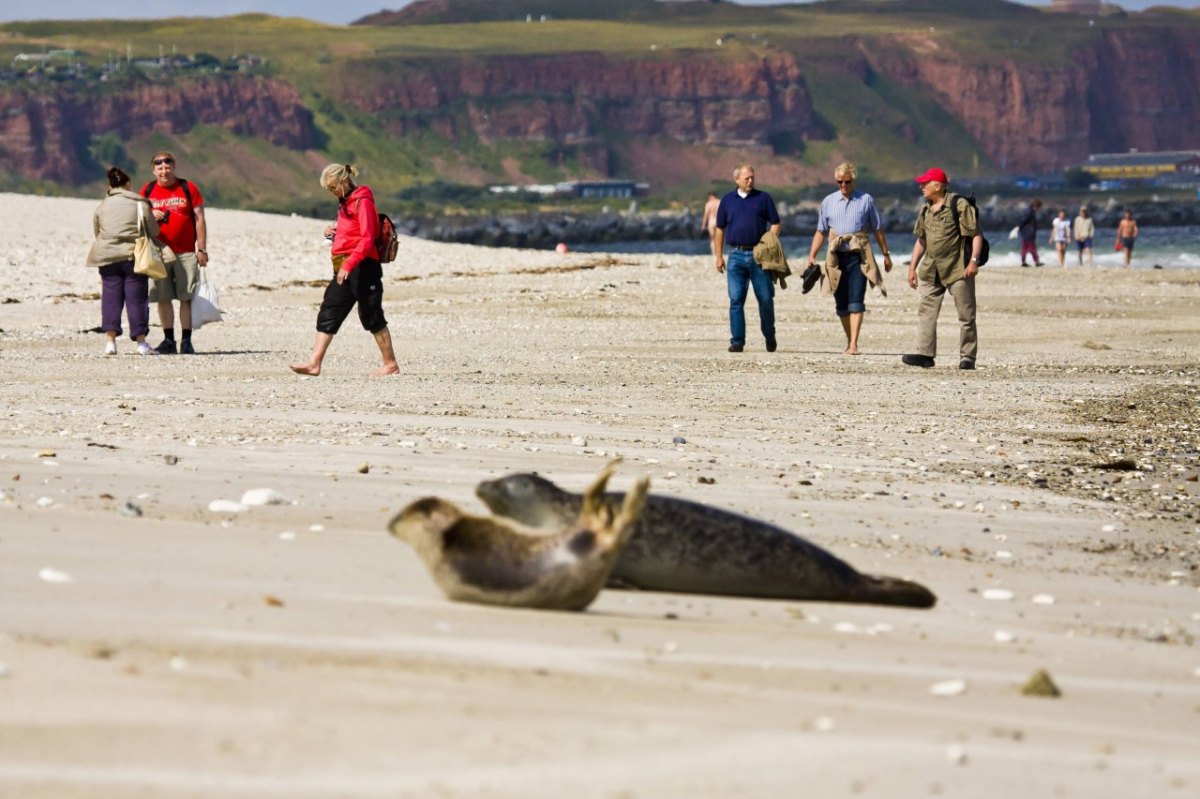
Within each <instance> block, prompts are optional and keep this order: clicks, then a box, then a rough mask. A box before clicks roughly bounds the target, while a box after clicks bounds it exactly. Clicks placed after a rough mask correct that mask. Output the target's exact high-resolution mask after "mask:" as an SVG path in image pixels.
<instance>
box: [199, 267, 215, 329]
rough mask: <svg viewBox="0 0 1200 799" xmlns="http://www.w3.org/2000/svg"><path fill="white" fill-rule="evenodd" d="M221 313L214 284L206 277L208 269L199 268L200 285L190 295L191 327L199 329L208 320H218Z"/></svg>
mask: <svg viewBox="0 0 1200 799" xmlns="http://www.w3.org/2000/svg"><path fill="white" fill-rule="evenodd" d="M221 313H222V311H221V303H220V301H219V300H218V299H217V287H216V284H214V283H213V282H212V281H211V280H209V279H208V269H207V268H204V269H201V270H200V285H199V286H197V287H196V293H195V295H193V297H192V329H193V330H199V329H200V328H201V327H203V326H204V325H206V324H208V323H209V322H220V321H221Z"/></svg>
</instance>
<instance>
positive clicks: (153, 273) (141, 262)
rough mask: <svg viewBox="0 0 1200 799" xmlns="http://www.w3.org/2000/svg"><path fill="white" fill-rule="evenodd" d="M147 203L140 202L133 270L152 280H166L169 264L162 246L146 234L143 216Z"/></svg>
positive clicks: (138, 205)
mask: <svg viewBox="0 0 1200 799" xmlns="http://www.w3.org/2000/svg"><path fill="white" fill-rule="evenodd" d="M143 206H145V203H143V202H140V201H139V202H138V204H137V209H138V237H137V241H135V242H134V244H133V271H134V273H135V274H139V275H145V276H146V277H148V278H150V279H151V280H166V279H167V265H166V263H165V262H164V261H163V252H162V247H161V246H160V245H159V243H158V242H157V241H155V240H154V239H153V238H152V237H150V236H147V235H146V221H145V217H144V216H143V213H144V211H143Z"/></svg>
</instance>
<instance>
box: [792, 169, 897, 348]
mask: <svg viewBox="0 0 1200 799" xmlns="http://www.w3.org/2000/svg"><path fill="white" fill-rule="evenodd" d="M857 179H858V170H857V169H856V168H855V167H854V164H852V163H850V162H848V161H847V162H844V163H841V164H838V165H837V167H835V168H834V170H833V180H834V182H835V183H836V184H837V186H838V190H837V191H835V192H833V193H832V194H830V195H828V196H827V197H825V199H823V200H822V201H821V210H820V212H819V213H818V214H817V232H816V233H814V234H813V240H812V246H810V247H809V250H808V263H809V265H810V266H811V265H812V264H814V263H816V260H817V253H819V252H820V251H821V245H822V244H824V243H825V239H826V238H828V239H829V252H828V253H827V255H826V259H825V277H826V280H825V286H826V290H827V291H831V293H832V294H833V298H834V308H835V312H836V313H837V315H838V318H839V319H841V321H842V329H843V330H844V331H845V333H846V350H845V352H844V353H843V354H845V355H858V335H859V333H860V332H861V331H862V322H863V314H864V313H866V310H867V306H866V295H867V283H868V281H869V282H870V283H871V284H872V285H875V286H879V288H880V289H881V290H882V289H883V277H882V276H881V275H880V274H879V267H878V266H877V265H876V264H875V254H874V251H872V249H871V238H870V235H868V234H874V236H875V241H876V242H877V243H878V244H879V250H880V252H882V253H883V268H884V270H886V271H888V272H890V271H892V256H891V254H890V253H889V252H888V247H887V237H886V236H885V235H884V232H883V223H882V220H881V219H880V218H879V211H878V210H877V209H876V208H875V199H874V198H873V197H871V195H869V194H864V193H863V192H861V191H858V190H857V189H855V188H854V182H855V181H856V180H857ZM835 273H836V274H835ZM835 285H836V288H832V289H831V288H830V287H832V286H835ZM884 296H887V293H886V292H884Z"/></svg>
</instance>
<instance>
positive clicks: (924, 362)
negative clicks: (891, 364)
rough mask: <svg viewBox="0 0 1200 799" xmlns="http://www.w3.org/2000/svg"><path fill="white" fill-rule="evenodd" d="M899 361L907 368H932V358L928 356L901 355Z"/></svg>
mask: <svg viewBox="0 0 1200 799" xmlns="http://www.w3.org/2000/svg"><path fill="white" fill-rule="evenodd" d="M900 360H901V361H903V362H904V363H906V364H908V365H909V366H920V367H921V368H922V369H929V368H930V367H932V366H933V358H930V357H929V356H928V355H902V356H901V357H900Z"/></svg>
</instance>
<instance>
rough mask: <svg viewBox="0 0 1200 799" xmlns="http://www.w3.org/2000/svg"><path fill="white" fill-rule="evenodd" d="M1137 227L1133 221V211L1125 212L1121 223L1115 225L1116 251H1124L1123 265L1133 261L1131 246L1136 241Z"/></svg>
mask: <svg viewBox="0 0 1200 799" xmlns="http://www.w3.org/2000/svg"><path fill="white" fill-rule="evenodd" d="M1137 237H1138V225H1137V222H1136V221H1134V218H1133V211H1126V212H1125V215H1124V216H1123V217H1122V219H1121V221H1120V222H1118V223H1117V249H1118V250H1120V249H1123V250H1125V265H1126V266H1129V265H1130V263H1131V262H1132V261H1133V245H1134V243H1135V242H1136V241H1137Z"/></svg>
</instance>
